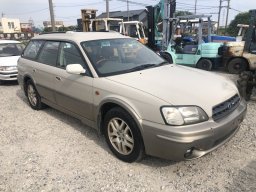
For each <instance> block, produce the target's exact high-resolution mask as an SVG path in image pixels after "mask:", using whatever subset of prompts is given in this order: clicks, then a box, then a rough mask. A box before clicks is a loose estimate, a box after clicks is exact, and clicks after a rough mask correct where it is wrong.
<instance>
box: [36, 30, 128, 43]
mask: <svg viewBox="0 0 256 192" xmlns="http://www.w3.org/2000/svg"><path fill="white" fill-rule="evenodd" d="M116 38H129V37H127V36H123V35H121V34H120V33H118V32H73V31H70V32H66V33H48V34H42V35H38V36H36V37H34V38H33V39H45V40H71V41H75V42H82V41H91V40H98V39H116Z"/></svg>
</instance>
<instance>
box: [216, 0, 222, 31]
mask: <svg viewBox="0 0 256 192" xmlns="http://www.w3.org/2000/svg"><path fill="white" fill-rule="evenodd" d="M221 4H222V0H220V5H219V12H218V23H217V34H219V28H220V13H221Z"/></svg>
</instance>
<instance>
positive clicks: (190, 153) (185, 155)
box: [184, 147, 194, 158]
mask: <svg viewBox="0 0 256 192" xmlns="http://www.w3.org/2000/svg"><path fill="white" fill-rule="evenodd" d="M193 149H194V148H193V147H191V148H190V149H188V150H187V151H186V153H185V154H184V157H185V158H188V157H190V156H191V155H192V152H193Z"/></svg>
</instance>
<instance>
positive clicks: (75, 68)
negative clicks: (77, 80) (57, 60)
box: [66, 64, 86, 75]
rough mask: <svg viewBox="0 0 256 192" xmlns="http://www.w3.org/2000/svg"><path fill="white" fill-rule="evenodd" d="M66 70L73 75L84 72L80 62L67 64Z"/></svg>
mask: <svg viewBox="0 0 256 192" xmlns="http://www.w3.org/2000/svg"><path fill="white" fill-rule="evenodd" d="M66 71H67V72H68V73H70V74H75V75H80V74H83V73H85V72H86V70H85V69H84V68H83V67H82V65H80V64H69V65H67V67H66Z"/></svg>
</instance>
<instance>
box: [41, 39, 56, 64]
mask: <svg viewBox="0 0 256 192" xmlns="http://www.w3.org/2000/svg"><path fill="white" fill-rule="evenodd" d="M59 44H60V43H59V42H55V41H47V42H46V43H45V44H44V47H43V49H42V51H41V53H40V54H39V57H38V62H40V63H44V64H48V65H52V66H56V62H57V58H58V49H59Z"/></svg>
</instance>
